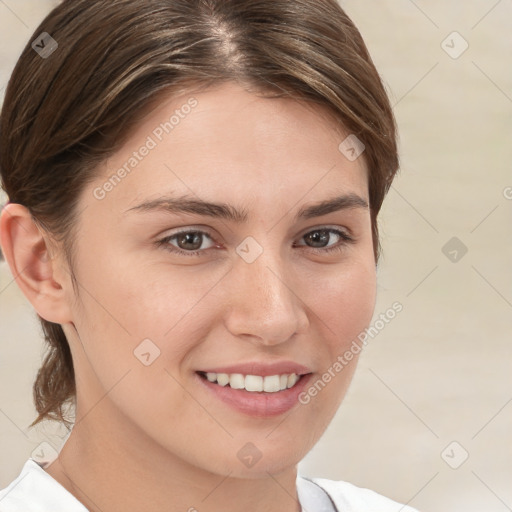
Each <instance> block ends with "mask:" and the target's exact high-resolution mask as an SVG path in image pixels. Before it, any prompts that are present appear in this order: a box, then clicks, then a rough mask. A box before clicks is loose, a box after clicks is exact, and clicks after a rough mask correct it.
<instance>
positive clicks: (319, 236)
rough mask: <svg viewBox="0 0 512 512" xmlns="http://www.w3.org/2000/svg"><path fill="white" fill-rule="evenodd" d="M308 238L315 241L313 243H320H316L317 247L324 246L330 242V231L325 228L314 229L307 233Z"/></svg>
mask: <svg viewBox="0 0 512 512" xmlns="http://www.w3.org/2000/svg"><path fill="white" fill-rule="evenodd" d="M306 238H308V239H309V241H311V242H313V244H319V245H315V247H324V246H325V245H327V244H328V243H329V232H328V231H325V230H323V231H313V232H312V233H310V234H309V235H306Z"/></svg>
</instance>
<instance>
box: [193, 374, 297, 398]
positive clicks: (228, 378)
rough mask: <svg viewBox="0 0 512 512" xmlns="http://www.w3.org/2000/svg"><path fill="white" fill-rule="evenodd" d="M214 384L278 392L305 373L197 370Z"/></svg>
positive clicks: (248, 389) (293, 383)
mask: <svg viewBox="0 0 512 512" xmlns="http://www.w3.org/2000/svg"><path fill="white" fill-rule="evenodd" d="M197 373H198V374H199V375H200V376H201V377H202V378H203V379H206V380H208V381H209V382H211V383H213V384H217V385H219V386H222V387H225V386H228V387H229V388H231V389H243V390H245V391H248V392H249V393H262V392H263V393H277V392H279V391H284V390H286V389H290V388H293V387H294V386H295V385H296V384H297V382H299V380H300V379H301V377H303V375H297V374H296V373H284V374H281V375H279V374H276V375H266V376H263V375H243V374H241V373H231V374H229V373H215V372H197Z"/></svg>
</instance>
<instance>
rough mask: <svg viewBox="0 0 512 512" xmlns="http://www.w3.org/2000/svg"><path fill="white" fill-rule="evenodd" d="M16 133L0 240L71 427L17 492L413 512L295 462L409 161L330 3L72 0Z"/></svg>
mask: <svg viewBox="0 0 512 512" xmlns="http://www.w3.org/2000/svg"><path fill="white" fill-rule="evenodd" d="M0 128H1V138H0V159H1V160H0V169H1V173H2V182H3V186H4V188H5V190H6V192H7V194H8V197H9V204H8V205H7V206H6V207H5V209H4V210H3V212H2V217H1V224H0V225H1V243H2V247H3V251H4V253H5V257H6V259H7V261H8V263H9V266H10V268H11V271H12V272H13V275H15V276H17V277H16V281H17V283H18V285H19V287H20V288H21V290H22V291H23V293H24V294H25V295H26V297H27V298H28V300H29V301H30V302H31V304H32V305H33V307H34V309H35V310H36V312H37V314H38V316H39V318H40V320H41V323H42V327H43V331H44V335H45V338H46V341H47V343H48V345H49V352H48V354H47V356H46V358H45V360H44V363H43V366H42V368H41V369H40V371H39V373H38V375H37V379H36V382H35V384H34V397H35V402H36V408H37V411H38V413H39V416H38V417H37V418H36V420H35V421H34V422H33V424H32V425H35V424H37V423H38V422H39V421H42V420H43V419H45V418H50V419H57V420H59V421H62V422H65V423H66V424H72V430H71V433H70V435H69V437H68V439H67V441H66V443H65V444H64V446H63V448H62V450H61V452H60V454H59V457H58V458H57V459H55V460H54V461H53V462H52V463H46V464H45V463H38V462H36V461H35V460H34V459H29V460H28V461H27V462H26V464H25V466H24V467H23V469H22V472H21V473H20V475H19V477H18V478H17V479H16V480H15V481H14V482H12V483H11V484H10V485H9V486H8V487H7V488H6V489H4V490H3V491H1V492H0V507H1V509H2V510H5V511H15V510H31V509H34V510H35V509H36V507H37V510H42V509H44V510H53V511H55V510H66V511H83V510H90V511H103V512H106V511H114V510H145V511H153V510H163V509H165V510H169V511H182V510H188V511H194V510H197V511H200V512H202V511H214V510H223V511H228V512H229V511H239V510H247V511H251V510H254V511H256V510H258V511H260V510H264V511H268V512H273V511H280V512H288V511H289V512H292V511H294V512H295V511H300V510H307V511H308V512H313V511H327V510H340V511H356V510H357V511H359V510H361V511H362V510H365V511H366V510H372V511H377V510H378V511H391V510H393V511H394V510H397V511H398V510H402V511H411V510H412V509H410V508H408V507H403V506H401V505H400V504H398V503H395V502H394V501H391V500H389V499H387V498H385V497H382V496H379V495H377V494H376V493H374V492H372V491H369V490H367V489H360V488H357V487H354V486H352V485H350V484H348V483H344V482H334V481H329V480H326V479H309V478H305V477H303V476H298V475H297V464H298V462H299V461H300V460H301V459H302V458H303V457H304V456H305V455H306V454H307V453H308V452H309V450H311V448H312V447H313V446H314V445H315V443H316V442H317V441H318V440H319V438H320V437H321V435H322V434H323V432H324V431H325V429H326V427H327V426H328V424H329V422H330V421H331V419H332V418H333V416H334V414H335V412H336V410H337V409H338V407H339V405H340V403H341V401H342V399H343V397H344V395H345V393H346V391H347V388H348V386H349V384H350V380H351V378H352V375H353V372H354V369H355V365H356V361H357V358H358V353H359V351H360V346H358V345H357V344H358V343H359V345H360V344H361V337H360V334H361V333H362V332H364V329H365V328H366V327H367V326H368V324H369V322H370V320H371V317H372V314H373V309H374V306H375V294H376V264H377V261H378V257H379V238H378V229H377V215H378V212H379V210H380V207H381V204H382V201H383V199H384V197H385V195H386V193H387V191H388V189H389V186H390V184H391V182H392V180H393V177H394V175H395V173H396V170H397V168H398V157H397V147H396V134H395V123H394V119H393V114H392V111H391V108H390V105H389V102H388V99H387V96H386V93H385V90H384V88H383V86H382V83H381V81H380V78H379V75H378V73H377V71H376V70H375V68H374V65H373V63H372V61H371V58H370V56H369V55H368V52H367V49H366V47H365V45H364V42H363V40H362V38H361V36H360V34H359V32H358V31H357V29H356V28H355V27H354V25H353V23H352V22H351V21H350V19H349V18H348V17H347V16H346V14H345V13H344V12H343V11H342V9H341V8H340V7H339V5H338V4H337V3H336V2H335V0H293V1H290V0H277V1H276V0H258V1H257V2H256V1H254V0H236V1H235V0H231V1H230V0H188V1H183V0H146V1H144V2H142V1H140V0H116V1H114V0H110V1H105V0H67V1H66V0H65V1H64V2H63V3H62V4H60V5H59V6H58V7H57V8H56V9H54V10H53V11H52V12H51V13H50V14H49V16H48V17H47V18H46V19H45V20H44V21H43V23H42V24H41V25H40V26H39V28H38V29H37V30H36V32H35V33H34V36H33V37H32V38H31V42H30V44H28V45H27V47H26V48H25V50H24V52H23V54H22V55H21V57H20V59H19V61H18V63H17V66H16V68H15V70H14V72H13V75H12V78H11V80H10V82H9V85H8V89H7V91H6V97H5V102H4V106H3V111H2V114H1V125H0ZM357 348H358V349H359V350H357ZM350 351H351V352H353V357H351V358H350V359H348V360H347V359H343V361H345V362H344V364H341V362H340V361H339V357H340V356H341V355H344V354H347V352H350ZM326 376H327V377H326ZM68 407H71V409H72V412H73V414H74V417H73V414H72V415H71V416H70V418H71V419H69V418H67V417H66V414H65V411H66V408H68Z"/></svg>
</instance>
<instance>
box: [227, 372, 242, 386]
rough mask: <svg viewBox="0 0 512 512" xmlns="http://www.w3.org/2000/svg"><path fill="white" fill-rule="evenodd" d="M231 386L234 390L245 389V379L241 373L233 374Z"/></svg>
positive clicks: (230, 378)
mask: <svg viewBox="0 0 512 512" xmlns="http://www.w3.org/2000/svg"><path fill="white" fill-rule="evenodd" d="M229 385H230V386H231V387H232V388H233V389H244V387H245V377H244V376H243V375H242V374H241V373H232V374H231V375H230V376H229Z"/></svg>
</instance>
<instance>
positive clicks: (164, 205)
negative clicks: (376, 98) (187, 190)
mask: <svg viewBox="0 0 512 512" xmlns="http://www.w3.org/2000/svg"><path fill="white" fill-rule="evenodd" d="M353 208H363V209H367V208H368V203H367V201H366V200H365V199H363V198H362V197H360V196H358V195H357V194H354V193H349V194H343V195H340V196H336V197H333V198H330V199H325V200H323V201H320V202H318V203H314V204H311V205H309V206H305V207H302V208H301V209H300V210H299V211H298V212H297V214H296V215H295V220H296V221H298V220H307V219H312V218H314V217H321V216H322V215H327V214H328V213H333V212H336V211H340V210H347V209H353ZM130 211H140V212H152V211H165V212H168V213H192V214H196V215H203V216H207V217H213V218H219V219H225V220H229V221H232V222H235V223H237V224H240V223H244V222H247V220H248V218H249V216H248V213H247V211H246V210H239V209H237V208H235V207H234V206H232V205H229V204H226V203H213V202H208V201H203V200H200V199H193V198H191V197H187V196H183V197H160V198H157V199H153V200H150V201H144V202H143V203H141V204H139V205H137V206H134V207H132V208H129V209H128V210H126V213H127V212H130Z"/></svg>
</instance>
